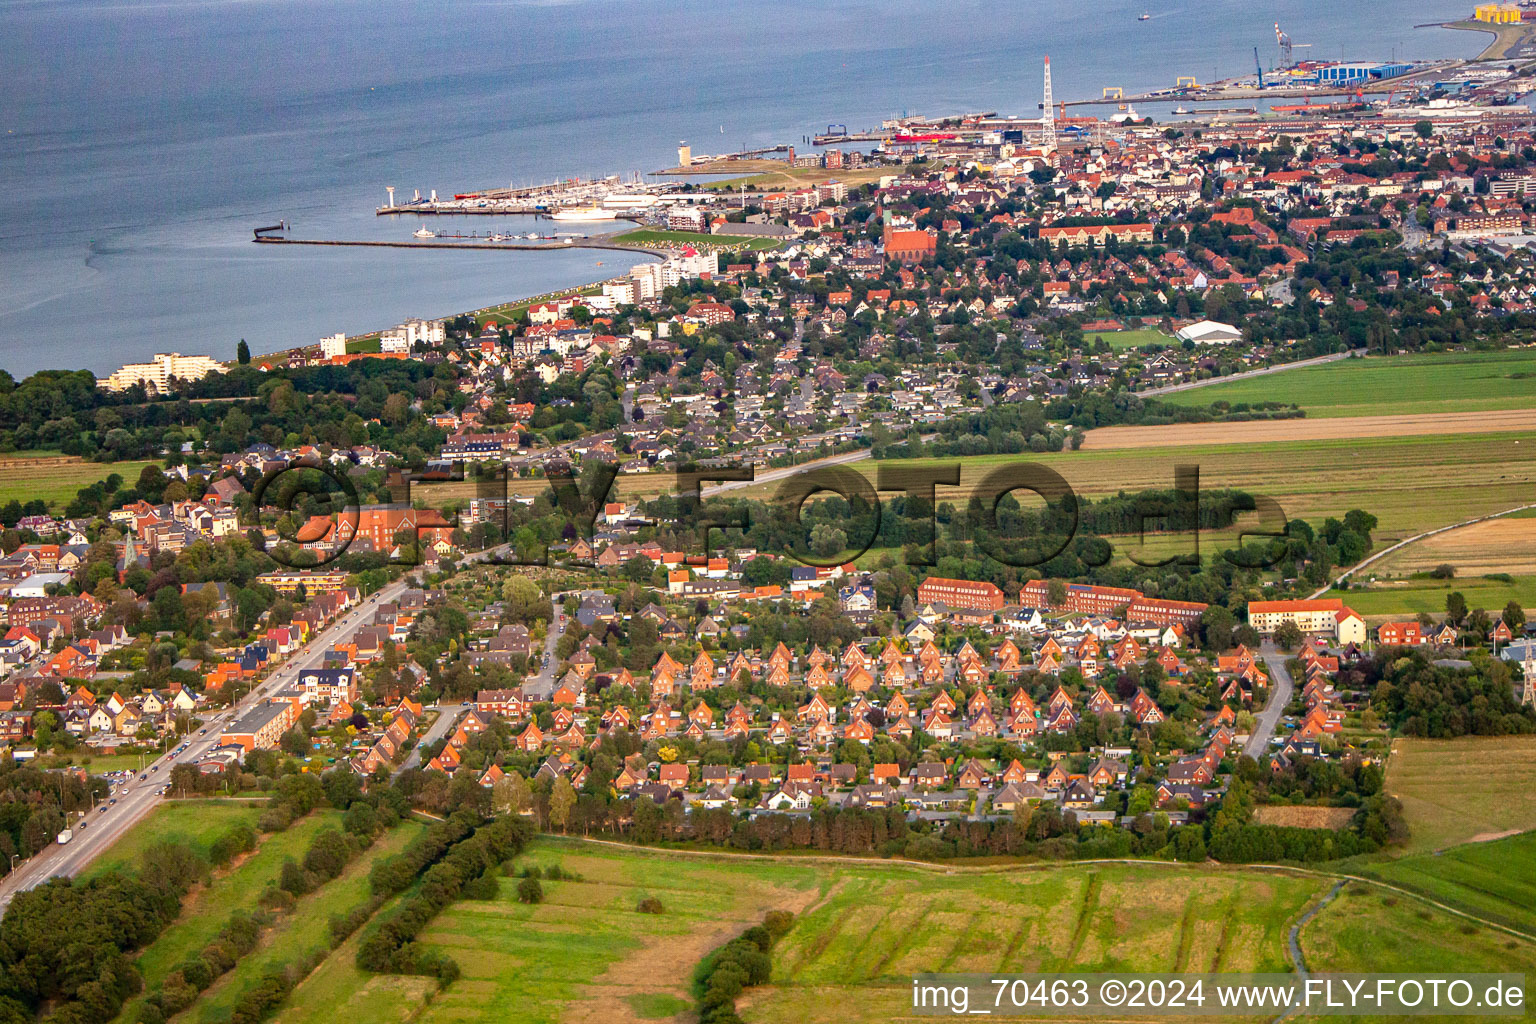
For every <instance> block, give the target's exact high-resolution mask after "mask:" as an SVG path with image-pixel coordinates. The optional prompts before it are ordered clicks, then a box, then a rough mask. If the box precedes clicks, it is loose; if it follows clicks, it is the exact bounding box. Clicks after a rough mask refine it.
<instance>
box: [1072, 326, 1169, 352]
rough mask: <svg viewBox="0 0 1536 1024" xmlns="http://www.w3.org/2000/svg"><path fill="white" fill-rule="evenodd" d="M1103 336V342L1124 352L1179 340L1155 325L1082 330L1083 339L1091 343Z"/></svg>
mask: <svg viewBox="0 0 1536 1024" xmlns="http://www.w3.org/2000/svg"><path fill="white" fill-rule="evenodd" d="M1096 338H1103V339H1104V343H1105V344H1106V345H1108V346H1109V347H1110V348H1112V349H1114V350H1115V351H1116V352H1125V351H1127V350H1129V349H1133V348H1141V347H1142V346H1143V345H1176V344H1179V342H1178V341H1177V340H1176V339H1175V338H1174V337H1173V336H1172V335H1170V334H1164V333H1163V332H1162V331H1159V330H1158V329H1156V328H1155V327H1142V328H1133V329H1130V330H1125V331H1084V332H1083V340H1084V341H1085V342H1087V343H1088V344H1089V345H1092V344H1093V342H1094V339H1096Z"/></svg>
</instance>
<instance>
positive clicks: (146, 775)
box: [139, 772, 149, 782]
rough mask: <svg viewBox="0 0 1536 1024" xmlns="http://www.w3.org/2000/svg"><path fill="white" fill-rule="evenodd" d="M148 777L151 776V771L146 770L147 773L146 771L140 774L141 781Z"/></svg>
mask: <svg viewBox="0 0 1536 1024" xmlns="http://www.w3.org/2000/svg"><path fill="white" fill-rule="evenodd" d="M147 778H149V773H148V772H145V773H144V774H142V775H140V776H139V781H140V782H143V781H144V780H145V779H147Z"/></svg>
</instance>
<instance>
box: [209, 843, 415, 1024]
mask: <svg viewBox="0 0 1536 1024" xmlns="http://www.w3.org/2000/svg"><path fill="white" fill-rule="evenodd" d="M425 829H426V826H425V825H423V824H422V823H420V822H418V821H405V822H402V823H401V824H400V825H399V826H397V827H396V828H394V829H392V830H390V831H389V832H386V833H385V834H384V835H382V836H381V837H379V839H378V840H377V841H376V842H375V843H374V845H373V846H372V847H370V848H369V849H368V850H367V851H365V852H364V853H363V854H362V855H361V856H359V857H358V858H357V859H356V860H354V861H353V862H352V863H351V864H349V865H348V866H347V869H346V870H345V871H343V872H342V873H341V875H340V877H338V878H335V879H333V880H332V881H330V882H327V883H326V884H325V885H322V886H321V887H320V888H319V889H316V890H315V891H314V892H312V893H310V894H308V895H307V896H303V897H301V898H300V899H299V901H298V904H297V905H296V906H295V907H294V908H293V910H291V911H289V912H288V913H286V914H284V915H282V916H281V917H280V918H278V920H277V923H276V924H275V925H273V926H272V927H271V928H269V929H268V930H267V931H265V932H264V933H263V934H262V938H261V945H260V946H258V947H257V949H256V951H255V952H253V953H251V954H250V955H249V956H247V957H245V958H243V959H242V960H241V961H240V962H239V963H238V964H236V965H235V968H234V970H232V971H230V972H229V973H228V974H226V975H224V976H223V977H222V978H220V979H219V980H218V981H216V982H214V983H213V985H212V986H211V987H209V989H208V990H207V991H206V992H204V993H203V994H202V996H201V997H200V998H199V999H198V1001H197V1002H196V1003H194V1004H193V1005H192V1006H191V1007H190V1008H189V1009H188V1010H187V1011H186V1013H187V1014H192V1015H196V1019H197V1020H198V1021H201V1022H210V1021H211V1022H221V1021H227V1020H228V1019H229V1017H230V1014H231V1011H232V1010H233V1009H234V1007H235V1004H236V1003H237V1002H238V1001H239V999H240V997H241V996H242V995H243V994H244V993H245V992H246V990H247V989H249V988H250V987H251V986H253V985H255V984H256V983H257V982H259V981H260V980H261V978H262V976H263V975H264V974H266V973H267V972H269V971H272V970H275V969H278V968H281V967H283V966H284V965H287V964H291V963H295V962H297V961H300V960H303V959H304V958H305V957H306V956H308V955H309V954H311V953H313V952H315V951H318V950H328V949H329V948H330V945H331V932H330V919H331V917H332V916H333V915H338V916H339V915H344V914H346V913H348V912H349V911H350V910H352V908H353V907H356V906H358V905H359V904H362V903H365V902H367V900H368V898H369V895H368V871H369V869H370V868H371V867H372V865H373V862H374V861H376V860H377V859H379V858H380V857H387V856H390V855H391V854H395V853H399V852H400V851H401V850H402V849H404V848H405V846H406V844H408V843H409V842H410V841H411V840H412V839H414V838H415V837H416V836H417V835H419V834H421V833H422V832H423V831H425ZM251 895H252V897H253V901H254V896H255V895H256V893H252V894H251ZM332 1019H333V1020H334V1019H337V1018H332ZM341 1019H347V1020H351V1019H367V1018H341Z"/></svg>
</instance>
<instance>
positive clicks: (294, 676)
mask: <svg viewBox="0 0 1536 1024" xmlns="http://www.w3.org/2000/svg"><path fill="white" fill-rule="evenodd" d="M506 549H507V545H502V546H501V547H499V548H492V549H490V550H489V551H485V552H481V553H480V554H478V555H472V556H470V557H469V558H466V559H465V562H483V561H485V560H486V559H487V558H489V557H491V556H493V555H495V554H498V553H501V552H504V551H505V550H506ZM410 583H411V579H410V574H409V573H407V574H406V575H405V576H402V577H401V578H400V579H398V580H395V581H394V582H392V583H389V584H387V585H386V586H384V587H381V588H380V589H379V590H378V591H376V592H375V593H374V594H373V595H371V596H370V597H369V598H368V599H366V600H364V601H363V602H362V603H361V604H359V605H358V606H357V607H355V608H353V609H352V610H351V611H349V612H348V613H347V614H346V615H344V616H342V617H341V618H339V619H337V620H336V621H335V622H333V623H331V625H329V626H327V627H326V628H325V629H323V630H321V631H320V632H319V633H318V634H316V635H315V636H314V638H313V639H311V640H310V642H309V643H308V644H306V645H304V647H302V648H300V649H299V651H298V652H297V653H295V654H294V656H293V657H291V658H289V659H288V661H287V662H286V663H285V664H283V665H282V666H281V667H279V668H278V669H276V670H275V671H274V672H273V673H272V674H271V675H270V676H268V677H267V678H266V679H264V680H262V682H261V684H260V685H259V686H258V687H256V688H255V689H253V690H252V691H251V692H250V693H248V694H246V695H245V696H244V697H243V698H241V699H240V700H239V701H238V702H237V703H236V704H235V705H234V707H233V708H227V709H225V710H223V711H220V712H218V713H216V714H213V715H212V716H210V717H209V718H207V719H205V726H204V728H203V731H202V732H200V733H197V734H194V735H192V736H190V737H188V738H187V747H186V750H184V751H182V752H181V753H180V754H178V755H170V754H167V755H165V756H163V757H161V758H159V759H158V760H155V761H153V762H151V763H150V764H148V765H146V766H145V770H144V772H143V774H145V775H146V776H147V778H146V779H144V780H143V781H140V780H139V779H138V778H134V779H132V780H131V781H129V782H127V783H125V784H124V785H122V786H120V787H118V788H117V789H116V790H114V792H113V794H112V795H113V796H114V797H115V798H116V799H117V803H116V804H115V805H112V804H107V805H106V806H107V807H108V810H106V811H105V812H102V811H101V810H99V808H96V807H93V808H92V809H91V810H90V812H88V814H87V815H86V820H87V821H88V822H89V825H88V826H87V827H86V828H85V829H79V828H76V829H75V832H74V839H73V840H72V841H71V842H69V843H68V844H67V845H64V846H58V845H53V846H50V847H49V848H48V849H46V850H43V851H41V852H40V853H38V854H37V855H36V856H33V857H30V858H28V859H27V860H26V861H25V862H23V863H22V864H20V865H18V867H17V870H16V871H15V872H13V873H12V874H10V875H8V876H7V877H6V878H5V879H4V881H3V882H0V914H4V912H5V909H6V907H8V906H10V903H11V898H12V897H13V896H14V895H15V894H16V893H17V892H18V891H21V890H24V889H32V888H35V887H36V886H39V885H42V884H43V883H44V882H46V881H47V880H48V879H50V878H54V877H57V876H59V875H65V876H68V877H74V876H75V875H77V874H79V873H80V872H81V871H82V870H83V869H84V868H85V867H86V865H88V864H90V863H91V861H93V860H95V859H96V857H98V856H99V855H100V854H101V852H102V851H103V850H105V849H106V848H107V847H109V846H111V845H112V843H113V842H114V841H115V840H116V839H117V838H118V837H119V836H121V835H122V834H123V833H124V832H126V831H127V830H128V829H129V828H131V827H132V826H133V825H135V824H137V823H138V822H139V821H140V820H142V819H143V818H144V816H145V815H147V814H148V813H149V812H150V811H151V810H153V809H154V808H155V806H156V805H157V804H159V802H160V795H159V789H160V787H161V786H162V785H165V784H166V783H167V782H169V781H170V766H171V765H172V764H173V763H174V762H175V761H176V760H181V761H190V760H195V759H196V758H198V757H201V756H202V755H203V754H205V753H207V752H208V750H210V749H211V748H212V747H214V746H215V745H216V744H217V743H218V741H219V735H220V734H221V732H222V731H223V726H224V724H225V723H227V722H228V721H229V720H230V719H231V718H232V717H238V716H239V715H240V714H242V713H244V712H245V711H248V710H250V709H251V708H252V707H254V706H255V705H256V704H258V703H260V702H261V701H262V700H263V699H265V698H266V697H268V696H270V695H271V694H274V693H276V692H277V691H278V690H281V689H284V688H285V687H288V686H291V685H293V684H294V683H296V682H297V681H298V677H299V674H300V673H301V672H302V671H304V670H305V669H309V668H313V667H317V666H319V665H321V664H323V662H324V655H325V652H326V651H328V650H330V649H331V647H333V646H334V645H335V644H337V643H339V642H341V641H343V640H345V639H346V638H347V637H350V636H351V635H352V634H353V633H354V632H356V631H357V630H359V629H361V628H363V627H364V626H366V625H368V624H369V623H371V622H372V621H373V613H374V610H375V609H376V608H377V607H378V606H379V605H381V604H388V603H389V602H391V601H393V600H395V599H396V598H398V597H399V596H400V595H401V593H403V592H404V591H405V589H406V588H407V586H409V585H410ZM161 771H164V772H166V774H165V775H160V774H159V773H160V772H161Z"/></svg>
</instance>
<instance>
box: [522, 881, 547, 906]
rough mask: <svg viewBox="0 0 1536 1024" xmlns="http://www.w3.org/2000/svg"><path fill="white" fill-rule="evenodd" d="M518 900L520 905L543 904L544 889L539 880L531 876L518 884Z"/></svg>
mask: <svg viewBox="0 0 1536 1024" xmlns="http://www.w3.org/2000/svg"><path fill="white" fill-rule="evenodd" d="M517 899H518V902H519V903H543V902H544V887H543V886H542V885H540V884H539V880H538V879H537V878H534V877H533V876H532V875H529V876H528V877H527V878H524V879H523V880H522V881H521V882H518V883H517Z"/></svg>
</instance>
